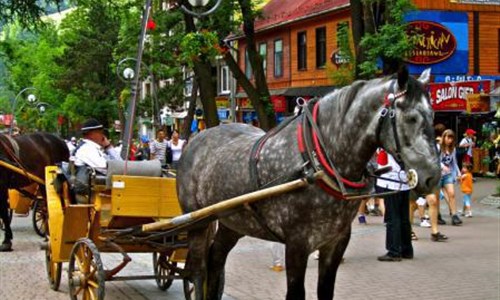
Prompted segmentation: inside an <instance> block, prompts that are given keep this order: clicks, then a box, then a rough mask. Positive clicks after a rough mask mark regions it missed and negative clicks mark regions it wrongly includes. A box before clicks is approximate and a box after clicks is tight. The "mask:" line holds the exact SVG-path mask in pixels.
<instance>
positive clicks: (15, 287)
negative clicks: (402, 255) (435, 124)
mask: <svg viewBox="0 0 500 300" xmlns="http://www.w3.org/2000/svg"><path fill="white" fill-rule="evenodd" d="M498 183H499V181H495V180H484V179H479V180H478V182H477V183H476V186H475V189H476V190H475V193H474V200H475V201H474V203H473V212H474V217H473V218H471V219H464V225H463V226H461V227H455V226H450V225H446V226H442V227H440V230H441V231H442V232H443V233H445V234H446V235H448V236H449V238H450V239H449V241H448V242H445V243H436V242H432V241H430V236H429V235H430V230H429V229H428V228H420V227H418V226H416V227H415V228H414V230H415V231H416V233H417V235H418V236H419V240H418V241H416V242H414V248H415V258H414V259H413V260H411V261H408V260H404V261H403V262H379V261H377V259H376V258H377V256H379V255H382V254H384V253H385V249H384V243H385V227H384V225H383V224H382V218H381V217H368V225H358V224H357V220H355V221H354V223H353V234H352V238H351V242H350V244H349V246H348V248H347V252H346V254H345V263H344V264H342V265H341V266H340V268H339V272H338V276H337V283H336V290H335V295H336V297H335V299H337V300H338V299H340V300H344V299H346V300H347V299H376V300H382V299H407V300H413V299H415V300H423V299H464V300H465V299H467V300H468V299H500V296H499V293H500V209H497V207H498V205H486V204H479V203H477V200H479V199H482V198H484V197H485V196H486V195H489V194H491V193H492V191H493V189H494V187H495V185H496V184H498ZM457 198H458V199H459V201H458V207H461V204H462V202H461V195H460V193H458V197H457ZM442 211H443V212H445V211H447V209H446V208H445V206H444V205H442ZM445 219H447V221H448V223H449V218H447V217H446V216H445ZM13 230H14V234H15V237H16V239H15V241H14V247H15V249H16V251H14V252H10V253H0V299H2V300H4V299H5V300H10V299H37V300H38V299H51V300H52V299H56V300H58V299H68V298H69V296H68V294H67V292H68V287H67V275H66V272H67V266H66V264H65V265H64V270H63V276H62V283H61V291H60V292H53V291H51V290H50V288H49V286H48V282H47V279H46V275H45V258H44V252H43V251H40V250H39V242H40V238H38V237H37V236H36V234H35V233H34V232H33V229H32V228H31V218H20V217H15V219H14V223H13ZM0 236H2V237H3V232H1V233H0ZM118 257H119V256H118V255H116V254H103V258H104V260H105V265H108V266H110V265H111V264H110V262H116V261H118V260H119V258H118ZM132 257H133V259H134V261H133V262H132V263H131V264H130V265H129V266H127V268H125V270H124V271H123V272H122V273H120V274H119V275H123V276H126V275H139V274H150V273H151V272H152V264H151V254H133V255H132ZM270 263H271V250H270V243H268V242H266V241H262V240H257V239H252V238H243V239H242V240H241V241H240V242H239V243H238V245H237V246H236V247H235V249H234V250H233V251H232V252H231V254H230V256H229V258H228V263H227V268H226V288H225V296H224V297H223V299H225V300H228V299H229V300H232V299H238V300H253V299H255V300H257V299H258V300H265V299H269V300H271V299H272V300H275V299H284V298H285V293H286V278H285V273H284V272H282V273H275V272H273V271H270V270H269V269H268V266H269V264H270ZM317 272H318V267H317V261H315V260H314V259H312V257H311V258H310V260H309V264H308V269H307V276H306V283H305V284H306V293H307V299H316V282H317ZM106 295H107V297H106V299H112V300H115V299H184V297H183V292H182V283H181V282H180V281H176V282H174V284H173V286H172V287H171V288H170V289H169V290H168V291H167V292H162V291H159V290H158V289H157V288H156V283H155V282H154V281H128V282H106Z"/></svg>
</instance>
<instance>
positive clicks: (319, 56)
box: [316, 27, 326, 68]
mask: <svg viewBox="0 0 500 300" xmlns="http://www.w3.org/2000/svg"><path fill="white" fill-rule="evenodd" d="M325 65H326V27H320V28H316V68H324V67H325Z"/></svg>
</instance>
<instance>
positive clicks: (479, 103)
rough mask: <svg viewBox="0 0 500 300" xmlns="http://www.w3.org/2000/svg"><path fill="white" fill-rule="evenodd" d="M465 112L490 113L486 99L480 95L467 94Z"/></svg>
mask: <svg viewBox="0 0 500 300" xmlns="http://www.w3.org/2000/svg"><path fill="white" fill-rule="evenodd" d="M466 110H467V112H468V113H480V112H489V111H490V102H489V101H488V97H484V96H483V97H481V94H469V95H467V109H466Z"/></svg>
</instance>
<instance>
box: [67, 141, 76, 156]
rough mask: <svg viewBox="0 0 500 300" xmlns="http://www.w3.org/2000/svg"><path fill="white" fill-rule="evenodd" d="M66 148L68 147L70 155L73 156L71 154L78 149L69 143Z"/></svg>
mask: <svg viewBox="0 0 500 300" xmlns="http://www.w3.org/2000/svg"><path fill="white" fill-rule="evenodd" d="M66 146H68V150H69V154H70V155H71V153H73V151H74V150H75V149H76V146H75V145H74V144H73V143H72V142H71V141H69V142H67V143H66Z"/></svg>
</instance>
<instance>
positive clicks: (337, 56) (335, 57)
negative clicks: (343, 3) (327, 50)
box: [330, 49, 351, 67]
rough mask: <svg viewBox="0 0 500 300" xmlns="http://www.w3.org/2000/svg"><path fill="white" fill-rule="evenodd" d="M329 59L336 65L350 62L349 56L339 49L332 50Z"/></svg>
mask: <svg viewBox="0 0 500 300" xmlns="http://www.w3.org/2000/svg"><path fill="white" fill-rule="evenodd" d="M330 61H331V62H332V63H333V64H334V65H336V66H337V67H340V65H344V64H348V63H350V62H351V60H350V58H349V56H346V55H342V53H341V51H340V49H335V50H333V52H332V54H331V55H330Z"/></svg>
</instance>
